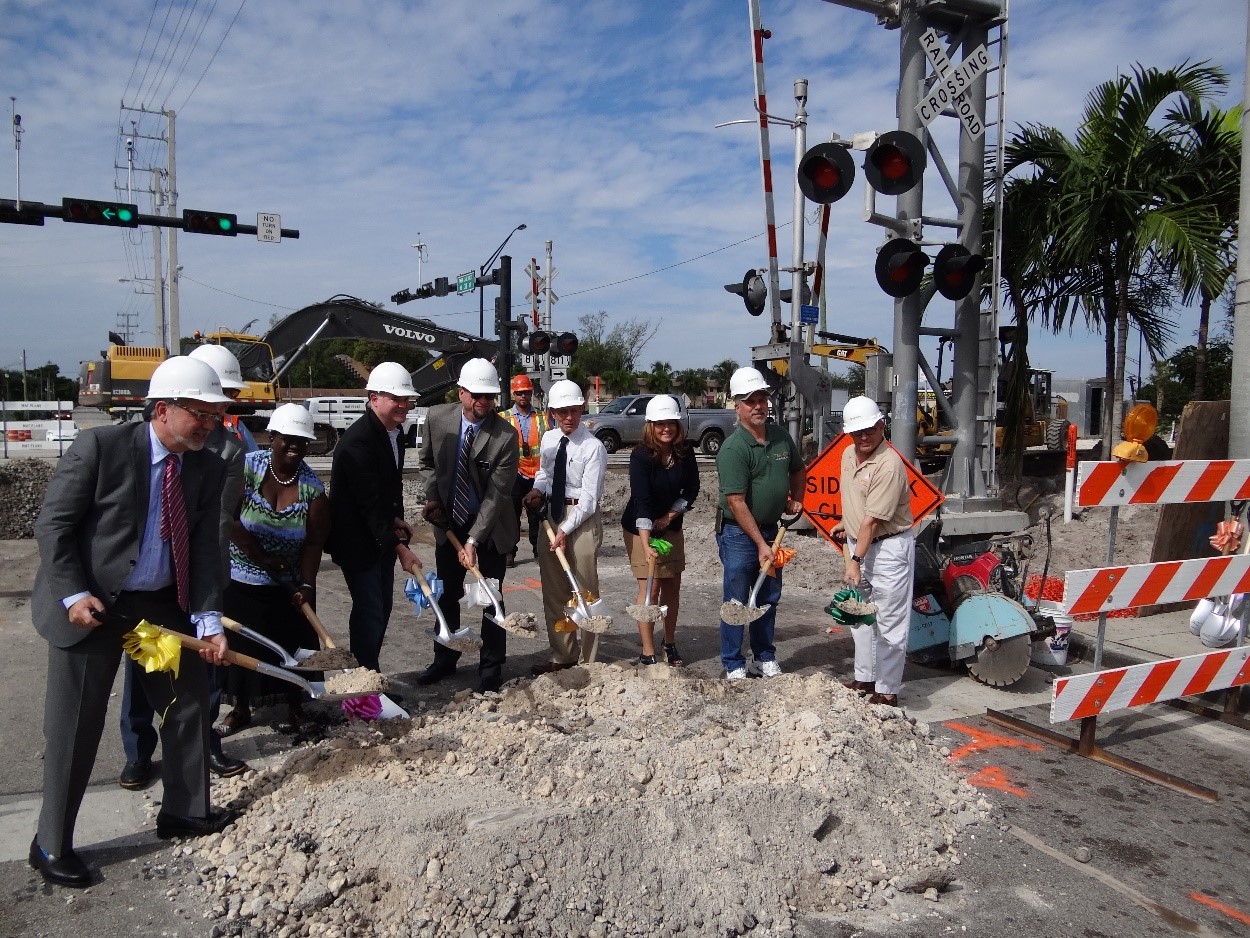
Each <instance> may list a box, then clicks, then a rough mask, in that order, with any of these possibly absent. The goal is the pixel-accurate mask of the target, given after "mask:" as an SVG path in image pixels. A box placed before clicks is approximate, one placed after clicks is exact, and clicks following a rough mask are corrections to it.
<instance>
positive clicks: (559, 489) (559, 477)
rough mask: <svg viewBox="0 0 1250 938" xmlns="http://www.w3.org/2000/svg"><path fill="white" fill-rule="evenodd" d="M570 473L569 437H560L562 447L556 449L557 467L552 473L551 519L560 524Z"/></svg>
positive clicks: (562, 518) (562, 517)
mask: <svg viewBox="0 0 1250 938" xmlns="http://www.w3.org/2000/svg"><path fill="white" fill-rule="evenodd" d="M568 475H569V438H568V437H567V436H566V437H562V438H561V439H560V448H559V449H558V450H556V468H555V471H554V472H552V473H551V520H552V521H554V522H555V523H556V524H559V523H560V522H561V521H563V520H564V500H565V498H566V497H567V496H566V495H565V494H564V493H565V491H566V490H567V488H568Z"/></svg>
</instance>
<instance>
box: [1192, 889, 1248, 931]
mask: <svg viewBox="0 0 1250 938" xmlns="http://www.w3.org/2000/svg"><path fill="white" fill-rule="evenodd" d="M1189 898H1191V899H1193V900H1194V902H1201V903H1202V904H1203V905H1205V906H1210V907H1211V908H1212V909H1215V911H1217V912H1219V913H1220V914H1221V915H1227V916H1228V917H1229V918H1231V919H1234V920H1236V921H1238V922H1241V923H1242V924H1243V925H1250V915H1247V914H1246V913H1245V912H1240V911H1238V910H1237V909H1234V908H1233V907H1232V906H1231V905H1225V904H1224V903H1223V902H1219V901H1217V900H1215V899H1212V898H1211V897H1210V896H1204V895H1203V894H1202V893H1200V892H1191V893H1190V894H1189Z"/></svg>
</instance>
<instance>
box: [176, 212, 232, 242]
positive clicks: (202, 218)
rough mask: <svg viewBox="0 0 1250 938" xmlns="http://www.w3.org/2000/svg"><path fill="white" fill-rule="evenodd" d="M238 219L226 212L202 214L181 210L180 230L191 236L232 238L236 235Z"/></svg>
mask: <svg viewBox="0 0 1250 938" xmlns="http://www.w3.org/2000/svg"><path fill="white" fill-rule="evenodd" d="M238 225H239V217H238V216H237V215H231V214H230V213H228V212H203V211H199V210H196V209H183V211H182V230H183V231H186V232H189V233H191V234H211V235H226V236H227V237H231V238H233V237H234V236H235V235H237V234H238V231H236V229H237V228H238Z"/></svg>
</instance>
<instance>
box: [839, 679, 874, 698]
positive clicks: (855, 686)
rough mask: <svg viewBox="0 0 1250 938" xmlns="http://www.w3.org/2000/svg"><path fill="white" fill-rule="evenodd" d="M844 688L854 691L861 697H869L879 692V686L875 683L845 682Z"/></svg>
mask: <svg viewBox="0 0 1250 938" xmlns="http://www.w3.org/2000/svg"><path fill="white" fill-rule="evenodd" d="M842 686H843V687H845V688H846V689H847V690H853V691H855V693H857V694H859V696H861V697H867V696H868V695H869V694H875V693H876V692H877V685H876V683H875V682H873V681H843V682H842Z"/></svg>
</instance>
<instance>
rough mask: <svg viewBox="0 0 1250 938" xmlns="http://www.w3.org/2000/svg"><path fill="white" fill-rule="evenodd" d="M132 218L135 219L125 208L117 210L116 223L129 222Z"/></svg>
mask: <svg viewBox="0 0 1250 938" xmlns="http://www.w3.org/2000/svg"><path fill="white" fill-rule="evenodd" d="M134 217H135V216H134V213H133V212H132V211H130V209H128V208H126V207H125V206H121V207H119V208H118V209H117V220H118V221H130V220H131V219H132V218H134Z"/></svg>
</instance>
